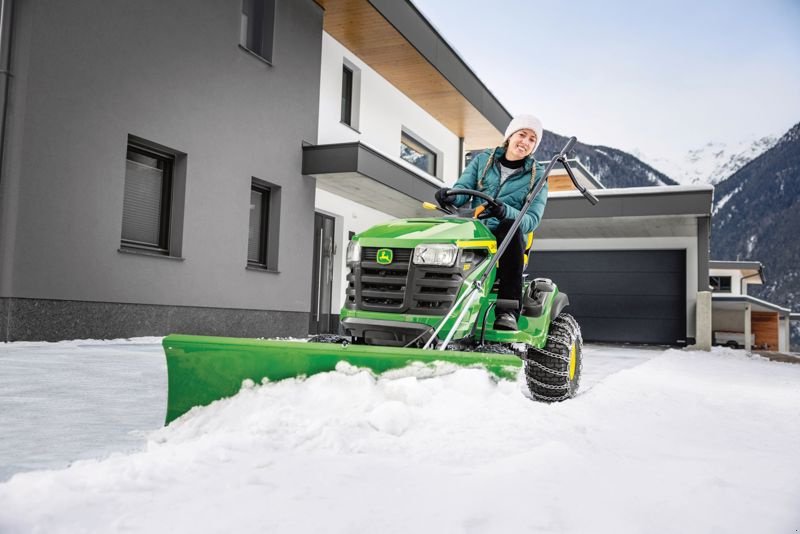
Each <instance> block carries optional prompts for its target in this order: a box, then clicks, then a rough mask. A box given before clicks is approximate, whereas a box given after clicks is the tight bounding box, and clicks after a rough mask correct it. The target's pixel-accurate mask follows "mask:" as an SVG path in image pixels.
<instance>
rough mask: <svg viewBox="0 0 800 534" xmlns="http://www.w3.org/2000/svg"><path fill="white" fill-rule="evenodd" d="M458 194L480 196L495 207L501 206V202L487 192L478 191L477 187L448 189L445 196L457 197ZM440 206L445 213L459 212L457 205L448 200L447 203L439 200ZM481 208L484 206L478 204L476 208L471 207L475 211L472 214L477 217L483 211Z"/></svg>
mask: <svg viewBox="0 0 800 534" xmlns="http://www.w3.org/2000/svg"><path fill="white" fill-rule="evenodd" d="M458 195H468V196H471V197H478V198H480V199H482V200H485V201H486V203H487V204H490V205H492V206H494V207H500V203H499V202H497V201H496V200H495V199H493V198H492V197H491V196H489V195H487V194H486V193H484V192H482V191H476V190H475V189H448V190H447V191H446V192H445V196H446V197H455V196H458ZM439 207H441V208H442V211H444V212H445V213H448V214H451V215H452V214H456V213H458V208H457V207H456V206H454V205H452V204H450V203H449V202H446V203H445V202H439ZM481 208H482V206H478V207H477V208H475V209H474V210H473V209H471V208H470V211H471V212H474V213H473V214H472V216H473V217H477V216H478V214H479V213H480V212H481V211H483V210H482V209H481ZM478 210H480V211H478Z"/></svg>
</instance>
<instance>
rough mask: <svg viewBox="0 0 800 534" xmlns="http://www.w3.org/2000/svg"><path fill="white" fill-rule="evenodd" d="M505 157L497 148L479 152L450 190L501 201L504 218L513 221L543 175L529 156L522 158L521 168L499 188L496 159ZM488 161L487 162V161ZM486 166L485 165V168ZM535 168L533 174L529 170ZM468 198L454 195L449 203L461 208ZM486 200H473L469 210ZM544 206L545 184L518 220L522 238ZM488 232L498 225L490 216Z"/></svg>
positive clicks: (540, 166) (541, 168) (537, 221)
mask: <svg viewBox="0 0 800 534" xmlns="http://www.w3.org/2000/svg"><path fill="white" fill-rule="evenodd" d="M503 154H505V148H503V147H497V148H495V149H494V150H492V149H489V150H486V151H484V152H481V153H480V154H478V155H477V156H475V157H474V158H472V161H470V162H469V165H468V166H467V168H466V169H465V170H464V173H463V174H462V175H461V178H459V179H458V180H457V181H456V183H455V184H454V185H453V189H476V190H478V191H481V192H482V193H486V194H487V195H491V196H492V198H494V199H495V200H498V201H500V202H503V203H504V204H505V205H506V219H516V218H517V217H518V216H519V212H520V210H521V209H522V206H523V204H525V197H527V196H528V193H529V192H530V191H531V189H533V187H534V186H535V185H536V183H538V182H539V180H541V179H542V177H543V175H544V165H542V164H541V163H539V162H537V161H536V160H535V159H533V155H530V156H528V157H527V158H525V163H524V165H523V166H522V167H521V168H520V169H517V171H516V172H514V174H512V175H511V176H509V177H508V178H506V181H505V182H503V185H502V186H501V185H500V163H499V162H498V161H499V160H500V157H501V156H502V155H503ZM490 159H491V163H489V160H490ZM487 164H488V165H489V166H488V167H487ZM533 169H535V172H534V171H533ZM468 199H469V197H468V196H466V195H459V196H456V197H455V198H454V200H453V204H455V205H456V206H462V205H464V203H465V202H466V201H467V200H468ZM485 202H486V201H485V200H483V199H480V198H477V197H473V199H472V207H478V206H479V205H481V204H483V203H485ZM545 204H547V183H545V184H544V187H543V188H542V190H541V191H540V192H539V194H538V195H536V198H535V199H534V201H533V203H531V206H530V208H529V209H528V211H527V213H525V215H524V216H523V217H522V224H521V225H520V230H522V235H525V234H528V233H530V232H533V231H534V230H535V229H536V227H537V226H539V221H541V220H542V215H543V214H544V206H545ZM484 222H485V223H486V226H488V227H489V229H490V230H494V229H495V228H497V225H498V224H500V221H498V220H497V219H496V218H494V217H492V218H490V219H487V220H485V221H484Z"/></svg>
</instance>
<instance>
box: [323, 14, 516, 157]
mask: <svg viewBox="0 0 800 534" xmlns="http://www.w3.org/2000/svg"><path fill="white" fill-rule="evenodd" d="M316 1H317V3H318V4H319V5H321V6H322V7H323V8H324V9H325V15H324V18H323V29H324V30H325V31H326V32H328V34H330V35H331V36H332V37H333V38H334V39H336V40H337V41H339V42H340V43H341V44H342V45H344V46H345V47H346V48H347V49H349V50H350V51H352V52H353V53H354V54H356V55H357V56H358V57H359V59H361V60H362V61H364V62H365V63H366V64H367V65H369V66H370V67H371V68H373V69H374V70H375V71H376V72H378V74H380V75H381V76H383V77H384V78H385V79H386V80H388V81H389V83H391V84H392V85H394V86H395V87H396V88H397V89H399V90H400V91H402V92H403V93H404V94H405V95H406V96H408V97H409V98H410V99H411V100H413V101H414V102H415V103H416V104H417V105H419V106H420V107H421V108H423V109H424V110H425V111H426V112H428V113H429V114H430V115H432V116H433V117H434V118H435V119H436V120H438V121H439V122H441V123H442V124H444V125H445V127H447V128H448V129H449V130H450V131H451V132H453V133H454V134H455V135H457V136H458V137H461V138H464V148H465V150H469V149H477V148H485V147H488V146H496V145H498V144H499V143H500V142H501V141H502V139H503V134H502V132H503V131H504V130H505V128H506V126H507V125H508V123H509V121H510V120H511V115H510V114H509V112H508V111H507V110H506V109H505V108H504V107H503V105H502V104H500V102H499V101H498V100H497V98H495V96H494V95H493V94H492V93H491V92H489V90H488V89H487V88H486V86H485V85H484V84H483V82H481V81H480V79H479V78H478V77H477V76H476V75H475V73H474V72H472V70H471V69H470V68H469V67H468V66H467V64H466V63H465V62H464V60H462V59H461V57H459V55H458V54H457V53H456V51H455V50H453V48H452V47H451V46H450V45H448V44H447V42H446V41H445V40H444V39H443V38H442V36H441V35H439V33H438V32H437V31H436V29H435V28H434V27H433V26H432V25H431V24H430V23H429V22H428V21H427V20H426V19H425V17H423V16H422V14H421V13H420V12H419V11H418V10H417V9H416V8H415V7H414V5H413V4H411V2H409V1H407V0H316Z"/></svg>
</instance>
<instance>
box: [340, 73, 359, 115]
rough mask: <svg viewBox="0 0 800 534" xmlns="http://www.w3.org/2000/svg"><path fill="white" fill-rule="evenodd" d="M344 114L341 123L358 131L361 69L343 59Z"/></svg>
mask: <svg viewBox="0 0 800 534" xmlns="http://www.w3.org/2000/svg"><path fill="white" fill-rule="evenodd" d="M342 62H343V64H342V109H341V111H342V113H341V123H342V124H345V125H347V126H349V127H350V128H352V129H353V130H355V131H358V124H359V120H358V119H359V111H360V108H361V69H359V68H358V67H356V65H355V64H354V63H353V62H352V61H350V60H348V59H347V58H342Z"/></svg>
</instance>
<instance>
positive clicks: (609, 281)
mask: <svg viewBox="0 0 800 534" xmlns="http://www.w3.org/2000/svg"><path fill="white" fill-rule="evenodd" d="M527 272H528V277H529V278H530V277H545V278H550V279H552V280H553V281H554V282H555V283H556V284H557V285H558V287H559V289H560V290H561V291H564V292H565V293H567V295H569V302H570V305H569V308H568V311H569V313H571V314H572V315H574V316H575V318H576V319H577V320H578V322H579V323H580V325H581V330H582V332H583V338H584V340H586V341H602V342H614V343H616V342H628V343H655V344H670V345H672V344H683V343H685V340H686V252H685V251H684V250H642V251H629V250H625V251H616V250H612V251H605V250H604V251H561V252H551V251H537V252H534V253H533V255H532V256H531V262H530V263H529V264H528V271H527Z"/></svg>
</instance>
